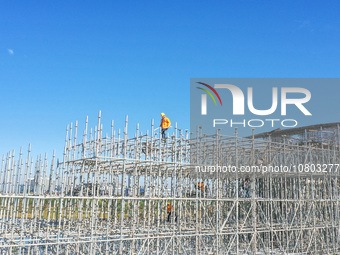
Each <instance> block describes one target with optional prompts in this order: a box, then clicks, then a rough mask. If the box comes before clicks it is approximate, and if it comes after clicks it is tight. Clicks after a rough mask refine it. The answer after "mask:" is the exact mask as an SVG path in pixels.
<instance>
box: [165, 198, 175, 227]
mask: <svg viewBox="0 0 340 255" xmlns="http://www.w3.org/2000/svg"><path fill="white" fill-rule="evenodd" d="M166 211H167V213H168V222H170V217H171V212H172V211H174V207H173V206H172V205H171V203H170V202H168V205H167V207H166ZM175 221H176V222H177V215H176V213H175Z"/></svg>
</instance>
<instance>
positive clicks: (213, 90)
mask: <svg viewBox="0 0 340 255" xmlns="http://www.w3.org/2000/svg"><path fill="white" fill-rule="evenodd" d="M197 83H199V84H201V85H203V86H206V87H207V88H209V89H211V91H212V92H214V93H215V95H216V96H217V98H218V100H220V104H221V106H222V100H221V98H220V95H219V94H218V93H217V92H216V90H215V89H214V88H213V87H211V86H210V85H208V84H205V83H203V82H197ZM197 88H198V89H201V90H203V91H204V92H206V93H207V94H208V95H209V96H210V97H211V98H212V99H213V100H214V103H215V105H217V103H216V100H215V98H214V96H213V95H212V94H211V92H210V91H209V90H207V89H203V88H200V87H197Z"/></svg>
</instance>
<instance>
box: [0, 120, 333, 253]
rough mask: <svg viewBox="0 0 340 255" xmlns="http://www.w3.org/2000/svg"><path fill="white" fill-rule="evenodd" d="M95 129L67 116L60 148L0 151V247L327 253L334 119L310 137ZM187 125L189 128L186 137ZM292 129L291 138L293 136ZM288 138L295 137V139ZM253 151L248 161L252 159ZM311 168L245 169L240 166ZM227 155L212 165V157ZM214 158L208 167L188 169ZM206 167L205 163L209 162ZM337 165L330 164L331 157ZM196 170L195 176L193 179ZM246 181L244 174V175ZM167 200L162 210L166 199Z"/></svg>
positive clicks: (22, 250)
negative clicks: (71, 121)
mask: <svg viewBox="0 0 340 255" xmlns="http://www.w3.org/2000/svg"><path fill="white" fill-rule="evenodd" d="M127 127H128V119H127V118H126V124H125V128H124V130H123V132H120V131H118V132H116V131H115V130H114V128H113V122H112V126H111V135H110V136H108V135H106V136H103V132H102V130H103V128H102V124H101V114H99V118H98V125H97V126H96V127H95V129H94V130H92V129H90V130H89V129H88V119H86V123H85V130H84V133H83V135H82V136H81V137H80V138H79V137H78V123H77V122H76V124H75V126H74V127H72V124H71V125H70V127H68V128H67V132H66V139H65V149H64V153H63V159H62V160H60V162H59V160H57V159H56V156H55V153H54V154H53V157H52V160H51V163H50V164H49V162H48V159H47V155H46V154H45V156H44V157H42V156H39V157H37V159H36V160H33V158H32V154H31V148H30V147H29V149H28V155H27V157H26V159H24V157H23V152H22V150H21V151H20V153H19V157H18V159H16V158H15V152H14V151H12V152H9V153H8V154H7V155H4V156H3V157H2V164H1V172H0V192H1V193H0V206H1V207H0V251H1V252H2V253H3V254H50V253H55V254H311V253H315V254H321V253H322V254H338V253H340V239H339V238H340V232H339V231H340V219H339V195H340V193H339V172H338V171H335V168H336V164H339V162H340V160H339V158H340V149H339V148H340V139H339V138H340V135H339V132H340V128H339V125H338V124H334V125H331V126H327V128H325V129H323V128H322V125H320V128H319V129H318V130H317V134H318V144H317V146H316V144H315V140H313V141H312V140H311V138H310V137H312V132H314V133H315V130H313V131H311V130H309V129H305V130H304V132H303V134H304V135H301V136H299V137H298V138H297V137H294V135H292V134H290V135H289V136H285V135H282V136H280V139H281V140H280V141H277V139H276V140H275V141H276V142H274V141H272V139H270V136H266V137H261V138H259V139H256V138H255V135H254V134H253V135H252V136H250V137H248V138H242V137H239V136H238V134H237V129H236V130H235V134H234V135H233V136H225V135H221V134H219V133H218V132H217V133H216V134H214V135H204V134H203V133H202V131H201V130H200V129H198V130H197V132H196V134H195V136H191V138H190V134H189V132H188V131H187V130H181V129H178V128H177V124H176V126H175V127H174V132H173V134H172V135H170V136H169V137H168V138H167V139H162V138H161V137H160V134H159V133H158V134H157V133H156V132H155V129H154V125H153V123H152V127H151V132H150V133H149V132H147V133H146V134H142V133H141V132H140V130H139V128H138V126H137V129H136V132H135V134H134V136H133V137H129V136H128V132H127V130H128V129H127ZM193 137H195V138H193ZM302 138H303V139H302ZM297 141H298V142H297ZM260 158H261V159H262V158H263V159H264V160H263V161H262V162H260V163H259V162H258V160H259V159H260ZM259 164H260V165H261V167H262V166H268V167H269V166H273V167H275V166H277V167H279V166H289V167H291V169H294V168H293V166H299V165H300V166H302V167H304V166H307V167H308V166H311V165H317V164H320V165H321V166H324V167H323V170H324V171H322V172H318V171H316V170H312V169H311V170H310V171H308V172H307V171H299V169H295V171H289V172H267V173H262V172H257V171H253V172H245V171H241V168H242V166H250V167H251V166H256V165H257V166H258V165H259ZM228 165H230V166H235V168H236V169H237V171H235V172H233V171H228V172H225V171H222V170H221V169H222V168H218V166H228ZM205 166H214V167H215V168H214V171H215V172H212V171H210V172H208V171H205V172H204V171H203V170H202V171H197V167H201V169H204V167H205ZM211 169H213V168H211ZM338 170H339V171H340V169H338ZM200 182H203V183H204V188H199V187H198V185H197V184H198V183H200ZM245 183H247V184H245ZM168 202H170V203H171V206H172V212H171V215H170V216H169V215H168V212H167V203H168Z"/></svg>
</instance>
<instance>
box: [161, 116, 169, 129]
mask: <svg viewBox="0 0 340 255" xmlns="http://www.w3.org/2000/svg"><path fill="white" fill-rule="evenodd" d="M170 125H171V122H170V120H169V119H168V118H167V117H164V118H162V120H161V128H169V127H170Z"/></svg>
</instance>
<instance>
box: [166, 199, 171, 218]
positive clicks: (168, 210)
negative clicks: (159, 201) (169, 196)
mask: <svg viewBox="0 0 340 255" xmlns="http://www.w3.org/2000/svg"><path fill="white" fill-rule="evenodd" d="M166 211H167V213H168V222H170V217H171V203H170V202H168V205H167V207H166Z"/></svg>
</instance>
